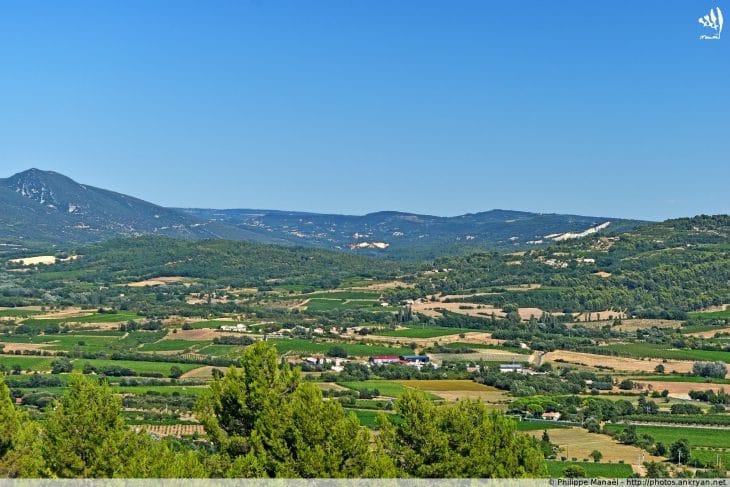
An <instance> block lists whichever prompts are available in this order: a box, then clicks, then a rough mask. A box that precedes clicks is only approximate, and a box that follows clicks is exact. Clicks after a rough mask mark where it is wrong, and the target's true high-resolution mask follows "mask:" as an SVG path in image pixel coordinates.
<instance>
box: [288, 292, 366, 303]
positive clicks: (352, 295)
mask: <svg viewBox="0 0 730 487" xmlns="http://www.w3.org/2000/svg"><path fill="white" fill-rule="evenodd" d="M297 298H301V299H317V298H322V299H366V300H369V301H377V300H379V299H380V294H378V293H368V292H355V291H334V292H331V293H312V294H302V295H300V296H297Z"/></svg>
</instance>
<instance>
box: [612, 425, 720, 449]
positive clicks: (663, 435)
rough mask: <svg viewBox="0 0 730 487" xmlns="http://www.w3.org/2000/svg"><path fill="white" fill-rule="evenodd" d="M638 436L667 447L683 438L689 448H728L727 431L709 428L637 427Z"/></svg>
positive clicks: (621, 426)
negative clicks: (646, 437) (649, 437)
mask: <svg viewBox="0 0 730 487" xmlns="http://www.w3.org/2000/svg"><path fill="white" fill-rule="evenodd" d="M624 428H625V426H624V425H620V424H607V425H606V426H605V427H604V429H605V430H606V431H609V432H613V431H618V430H622V429H624ZM636 433H637V434H638V435H644V434H647V435H651V436H652V437H653V438H654V441H657V442H661V443H664V444H665V445H667V446H669V445H671V444H672V443H674V442H675V441H677V440H679V439H681V438H685V439H686V440H688V441H689V445H690V447H698V446H707V447H710V448H728V447H730V441H729V440H728V434H729V433H730V432H729V431H728V430H721V429H709V428H674V427H671V426H637V427H636Z"/></svg>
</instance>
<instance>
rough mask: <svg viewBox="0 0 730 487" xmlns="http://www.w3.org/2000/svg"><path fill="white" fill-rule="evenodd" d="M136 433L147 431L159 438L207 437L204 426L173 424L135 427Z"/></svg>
mask: <svg viewBox="0 0 730 487" xmlns="http://www.w3.org/2000/svg"><path fill="white" fill-rule="evenodd" d="M134 429H135V430H136V431H147V432H148V433H154V434H156V435H157V436H174V437H182V436H192V435H194V434H196V433H197V434H198V435H201V436H203V435H205V428H203V425H202V424H171V425H159V424H144V425H138V426H135V427H134Z"/></svg>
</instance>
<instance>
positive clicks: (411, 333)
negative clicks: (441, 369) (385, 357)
mask: <svg viewBox="0 0 730 487" xmlns="http://www.w3.org/2000/svg"><path fill="white" fill-rule="evenodd" d="M470 331H483V330H471V329H465V328H446V327H440V326H433V327H425V328H407V329H405V330H383V331H379V332H377V333H376V335H382V336H389V337H404V338H434V337H441V336H448V335H458V334H459V333H467V332H470Z"/></svg>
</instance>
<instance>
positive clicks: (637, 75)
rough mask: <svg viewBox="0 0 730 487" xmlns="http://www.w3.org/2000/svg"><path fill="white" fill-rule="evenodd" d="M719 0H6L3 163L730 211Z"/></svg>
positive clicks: (374, 201) (169, 184)
mask: <svg viewBox="0 0 730 487" xmlns="http://www.w3.org/2000/svg"><path fill="white" fill-rule="evenodd" d="M716 6H719V7H720V8H721V9H722V10H723V11H724V12H726V16H727V17H728V22H730V1H728V0H722V1H719V2H705V1H702V0H692V1H690V0H685V1H670V0H651V1H611V2H609V1H587V0H586V1H581V2H578V1H559V2H545V1H532V2H530V1H524V2H498V1H487V0H481V1H473V2H472V1H466V0H464V1H453V2H452V1H426V0H418V1H406V0H403V1H382V2H379V1H374V0H367V1H355V0H333V1H325V0H322V1H314V0H313V1H307V0H304V1H302V0H298V1H291V2H278V1H273V0H271V1H268V0H267V1H263V0H257V1H244V0H238V1H223V0H220V1H212V2H200V1H181V0H175V1H172V0H170V1H152V0H149V1H138V0H129V1H96V0H94V1H87V2H77V1H72V0H64V1H63V2H56V1H45V2H38V1H33V0H18V1H14V0H13V1H7V0H0V169H2V170H1V171H0V176H7V175H10V174H12V173H14V172H17V171H20V170H23V169H27V168H29V167H38V168H41V169H49V170H55V171H58V172H61V173H64V174H67V175H69V176H71V177H73V178H74V179H76V180H78V181H80V182H84V183H87V184H91V185H95V186H100V187H104V188H108V189H112V190H115V191H119V192H123V193H127V194H132V195H134V196H138V197H141V198H144V199H147V200H151V201H153V202H156V203H159V204H163V205H169V206H199V207H221V208H222V207H228V208H236V207H237V208H244V207H248V208H274V209H296V210H310V211H321V212H336V213H354V214H361V213H367V212H371V211H378V210H386V209H388V210H402V211H413V212H420V213H431V214H438V215H455V214H461V213H466V212H476V211H483V210H488V209H491V208H505V209H517V210H529V211H541V212H560V213H577V214H590V215H600V216H620V217H637V218H647V219H662V218H667V217H674V216H686V215H694V214H698V213H730V197H729V194H730V191H728V183H729V182H730V157H728V150H729V149H730V148H729V147H728V144H730V137H729V135H730V122H729V121H728V115H730V95H729V92H728V90H729V89H730V63H729V61H730V56H728V54H729V53H730V44H728V43H730V26H726V27H727V28H726V31H727V32H726V34H725V36H723V37H724V38H722V39H720V40H715V41H703V40H699V36H700V34H702V33H703V29H702V27H701V26H700V25H699V23H698V22H697V18H698V17H700V16H702V15H704V14H706V13H708V12H709V10H710V8H712V7H716Z"/></svg>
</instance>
